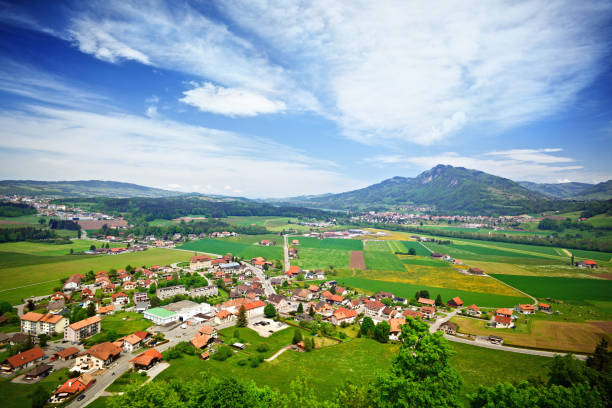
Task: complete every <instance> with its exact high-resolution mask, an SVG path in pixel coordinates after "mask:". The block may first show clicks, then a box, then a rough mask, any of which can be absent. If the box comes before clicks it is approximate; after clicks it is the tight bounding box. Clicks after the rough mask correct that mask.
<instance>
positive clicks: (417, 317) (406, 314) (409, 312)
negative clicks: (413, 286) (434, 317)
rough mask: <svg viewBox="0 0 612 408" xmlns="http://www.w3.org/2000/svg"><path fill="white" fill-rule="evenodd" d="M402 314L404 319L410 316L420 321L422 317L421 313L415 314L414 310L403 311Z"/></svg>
mask: <svg viewBox="0 0 612 408" xmlns="http://www.w3.org/2000/svg"><path fill="white" fill-rule="evenodd" d="M402 314H403V315H404V316H406V317H408V316H410V317H412V318H413V319H420V318H422V317H423V313H421V312H417V311H416V310H404V311H403V312H402Z"/></svg>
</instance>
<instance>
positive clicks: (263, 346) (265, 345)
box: [257, 343, 270, 353]
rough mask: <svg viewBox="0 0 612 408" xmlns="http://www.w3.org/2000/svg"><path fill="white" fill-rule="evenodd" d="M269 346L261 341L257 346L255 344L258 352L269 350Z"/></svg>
mask: <svg viewBox="0 0 612 408" xmlns="http://www.w3.org/2000/svg"><path fill="white" fill-rule="evenodd" d="M269 350H270V347H269V346H268V345H267V344H266V343H261V344H260V345H259V346H257V351H258V352H260V353H265V352H266V351H269Z"/></svg>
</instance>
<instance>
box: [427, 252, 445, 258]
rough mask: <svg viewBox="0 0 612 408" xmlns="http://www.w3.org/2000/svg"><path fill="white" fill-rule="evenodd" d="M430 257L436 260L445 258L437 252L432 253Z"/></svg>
mask: <svg viewBox="0 0 612 408" xmlns="http://www.w3.org/2000/svg"><path fill="white" fill-rule="evenodd" d="M429 256H431V257H432V258H434V259H442V258H444V255H442V254H439V253H437V252H432V253H431V255H429Z"/></svg>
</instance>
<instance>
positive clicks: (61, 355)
mask: <svg viewBox="0 0 612 408" xmlns="http://www.w3.org/2000/svg"><path fill="white" fill-rule="evenodd" d="M77 354H79V349H78V348H76V347H68V348H65V349H63V350H60V351H58V352H57V353H55V355H56V358H57V359H61V360H70V359H71V358H74V356H76V355H77Z"/></svg>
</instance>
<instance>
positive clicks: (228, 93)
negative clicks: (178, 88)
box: [180, 82, 286, 116]
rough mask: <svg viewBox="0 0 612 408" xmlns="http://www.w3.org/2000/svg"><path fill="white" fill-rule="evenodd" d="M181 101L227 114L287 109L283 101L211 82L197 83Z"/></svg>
mask: <svg viewBox="0 0 612 408" xmlns="http://www.w3.org/2000/svg"><path fill="white" fill-rule="evenodd" d="M183 94H184V95H185V97H184V98H181V100H180V101H181V102H183V103H186V104H188V105H192V106H195V107H197V108H198V109H200V110H201V111H204V112H212V113H218V114H222V115H227V116H255V115H259V114H262V113H277V112H282V111H284V110H285V109H286V105H285V103H284V102H282V101H274V100H270V99H268V98H266V97H265V96H263V95H260V94H257V93H255V92H251V91H248V90H246V89H239V88H223V87H220V86H215V85H213V84H211V83H210V82H206V83H204V84H202V85H198V84H195V87H194V88H193V89H190V90H188V91H185V92H183Z"/></svg>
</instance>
